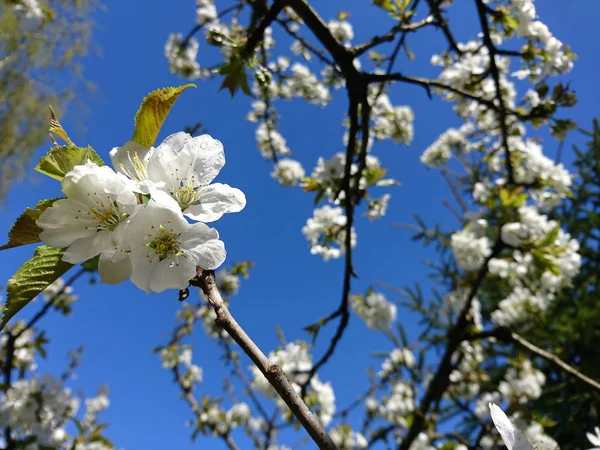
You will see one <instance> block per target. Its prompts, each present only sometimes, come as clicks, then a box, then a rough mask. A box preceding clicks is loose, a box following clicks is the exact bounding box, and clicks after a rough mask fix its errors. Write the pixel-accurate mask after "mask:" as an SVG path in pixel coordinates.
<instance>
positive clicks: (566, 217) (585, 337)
mask: <svg viewBox="0 0 600 450" xmlns="http://www.w3.org/2000/svg"><path fill="white" fill-rule="evenodd" d="M584 133H585V134H586V135H587V136H589V138H590V140H589V142H588V143H587V149H585V150H580V149H579V148H577V147H575V149H574V150H575V155H576V160H575V167H576V168H577V175H578V176H577V178H576V182H575V184H574V186H573V194H574V195H573V197H572V198H570V199H568V200H567V201H565V205H564V207H563V208H561V209H559V210H558V211H557V212H556V214H555V215H554V217H553V219H555V220H557V221H559V222H560V223H562V224H563V227H564V228H565V229H566V230H567V231H568V232H569V233H570V234H571V236H573V237H574V238H576V239H577V240H578V241H579V243H580V250H579V254H580V255H581V258H582V264H581V269H580V272H579V275H578V276H577V277H576V278H575V279H574V280H573V283H572V286H571V287H570V288H569V289H566V290H564V291H563V292H561V293H560V294H559V295H557V296H556V298H555V299H554V301H553V302H552V303H551V306H550V309H549V310H548V312H547V314H546V317H547V319H546V320H544V321H543V322H541V323H540V322H536V323H535V324H531V325H530V326H529V327H528V329H527V330H525V331H521V332H520V334H521V335H523V337H525V338H526V339H527V340H529V341H530V342H533V343H535V344H536V345H537V346H538V347H542V348H544V349H547V350H549V351H551V352H553V353H554V354H556V355H557V356H558V357H559V358H560V359H562V360H563V361H565V362H566V363H567V364H569V365H570V366H572V367H574V368H575V369H577V370H578V371H580V372H581V373H583V374H585V375H587V376H588V377H590V378H592V379H594V380H600V365H599V364H598V361H600V349H599V347H598V342H600V327H599V326H598V324H599V323H600V307H598V305H600V271H599V270H598V266H599V264H600V247H599V246H598V236H599V235H600V208H599V207H600V203H599V201H598V198H600V127H599V126H598V122H597V121H594V126H593V129H592V131H591V132H584ZM557 232H558V230H556V233H557ZM554 235H555V230H552V232H550V233H549V234H548V235H547V236H546V238H544V239H543V240H542V242H539V243H538V244H537V245H538V246H543V244H545V243H547V242H549V241H550V240H551V239H553V238H554ZM535 364H536V367H538V368H539V369H540V370H542V371H543V372H544V373H545V374H546V384H545V386H544V391H543V393H542V396H541V397H540V398H539V399H537V400H535V401H533V402H532V403H530V404H529V405H528V407H529V408H530V410H531V412H532V414H534V415H535V416H539V417H545V418H546V420H547V421H551V422H553V424H554V426H553V427H552V428H549V429H548V433H549V434H550V435H551V436H552V437H553V438H554V439H556V440H557V441H558V442H559V443H561V444H562V443H569V448H588V447H589V446H590V445H589V442H588V441H587V439H586V438H585V433H587V432H590V431H591V430H593V429H594V427H595V426H597V425H598V424H599V423H600V393H598V392H596V391H594V390H593V389H591V388H590V387H589V386H587V385H586V384H584V383H581V382H579V381H577V380H574V379H573V378H571V377H569V376H568V375H567V374H565V373H564V372H563V371H562V370H560V369H559V368H557V367H556V366H555V365H553V364H551V363H549V362H548V361H545V360H542V359H538V360H536V362H535Z"/></svg>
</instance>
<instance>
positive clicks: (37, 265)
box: [0, 245, 73, 329]
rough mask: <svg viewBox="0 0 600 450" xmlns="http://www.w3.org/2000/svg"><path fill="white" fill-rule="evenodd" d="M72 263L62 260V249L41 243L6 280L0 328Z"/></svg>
mask: <svg viewBox="0 0 600 450" xmlns="http://www.w3.org/2000/svg"><path fill="white" fill-rule="evenodd" d="M71 267H73V265H72V264H69V263H67V262H64V261H63V260H62V250H60V249H57V248H51V247H47V246H45V245H41V246H40V247H38V248H37V249H36V250H35V253H34V254H33V257H32V258H31V259H30V260H28V261H27V262H25V264H23V265H22V266H21V267H20V268H19V270H17V272H16V273H15V274H14V275H13V276H12V277H11V279H10V280H8V285H7V288H6V293H7V295H6V304H5V308H4V315H3V316H2V323H0V329H2V328H4V326H5V325H6V323H7V322H8V321H9V320H10V318H11V317H13V316H14V315H15V314H16V313H18V312H19V311H20V310H21V309H23V307H24V306H25V305H27V304H28V303H29V302H30V301H31V300H33V299H34V298H35V296H36V295H38V294H39V293H40V292H42V291H43V290H44V289H46V288H47V287H48V286H49V285H51V284H52V283H53V282H54V281H56V280H57V279H58V278H60V276H61V275H63V274H64V273H65V272H66V271H67V270H69V269H70V268H71Z"/></svg>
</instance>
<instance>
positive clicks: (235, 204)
mask: <svg viewBox="0 0 600 450" xmlns="http://www.w3.org/2000/svg"><path fill="white" fill-rule="evenodd" d="M245 206H246V196H245V195H244V193H243V192H242V191H240V190H239V189H236V188H232V187H231V186H229V185H227V184H221V183H214V184H211V185H209V186H206V187H205V188H202V190H201V191H200V198H199V199H198V203H197V204H195V205H192V206H190V207H189V208H187V209H186V210H185V211H184V212H183V213H184V214H185V215H186V216H188V217H189V218H191V219H193V220H199V221H201V222H214V221H215V220H218V219H220V218H221V217H222V216H223V214H225V213H234V212H240V211H241V210H242V209H244V207H245Z"/></svg>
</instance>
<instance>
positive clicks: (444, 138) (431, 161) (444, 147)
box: [421, 122, 476, 168]
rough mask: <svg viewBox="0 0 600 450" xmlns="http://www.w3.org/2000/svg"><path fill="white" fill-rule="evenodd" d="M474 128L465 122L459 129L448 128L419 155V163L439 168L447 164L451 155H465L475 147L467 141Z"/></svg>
mask: <svg viewBox="0 0 600 450" xmlns="http://www.w3.org/2000/svg"><path fill="white" fill-rule="evenodd" d="M474 129H475V127H474V125H473V123H472V122H465V123H464V124H463V125H461V126H460V128H458V129H456V128H448V129H447V130H446V131H444V132H443V133H442V134H441V135H440V136H439V137H438V138H437V139H436V140H435V142H434V143H433V144H431V145H430V146H429V147H427V149H425V151H424V152H423V154H422V155H421V162H422V163H423V164H425V165H426V166H428V167H432V168H434V167H439V166H442V165H444V164H446V163H447V162H448V160H449V159H450V158H451V157H452V153H453V152H454V153H455V154H465V153H469V152H470V151H472V150H474V149H475V148H476V147H475V145H474V144H472V143H471V141H470V140H468V137H469V136H471V135H472V133H473V131H474Z"/></svg>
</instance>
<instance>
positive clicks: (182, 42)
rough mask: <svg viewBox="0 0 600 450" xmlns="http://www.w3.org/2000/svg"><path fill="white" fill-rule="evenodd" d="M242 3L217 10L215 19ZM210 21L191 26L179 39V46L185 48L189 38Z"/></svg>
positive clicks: (237, 7) (239, 6)
mask: <svg viewBox="0 0 600 450" xmlns="http://www.w3.org/2000/svg"><path fill="white" fill-rule="evenodd" d="M243 6H244V4H243V3H236V4H235V5H233V6H230V7H228V8H225V9H223V10H222V11H221V12H219V13H218V14H217V19H221V18H222V17H223V16H225V15H226V14H228V13H230V12H231V11H234V10H236V9H239V8H241V7H243ZM210 22H211V20H206V21H204V22H202V23H199V24H198V25H196V26H195V27H194V28H192V29H191V30H190V31H189V33H188V34H187V35H186V36H185V37H184V38H183V40H182V41H181V48H185V47H187V45H188V43H189V42H190V39H191V38H193V37H194V35H195V34H196V33H197V32H198V31H200V30H201V29H202V28H204V27H205V26H206V25H207V24H209V23H210Z"/></svg>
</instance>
